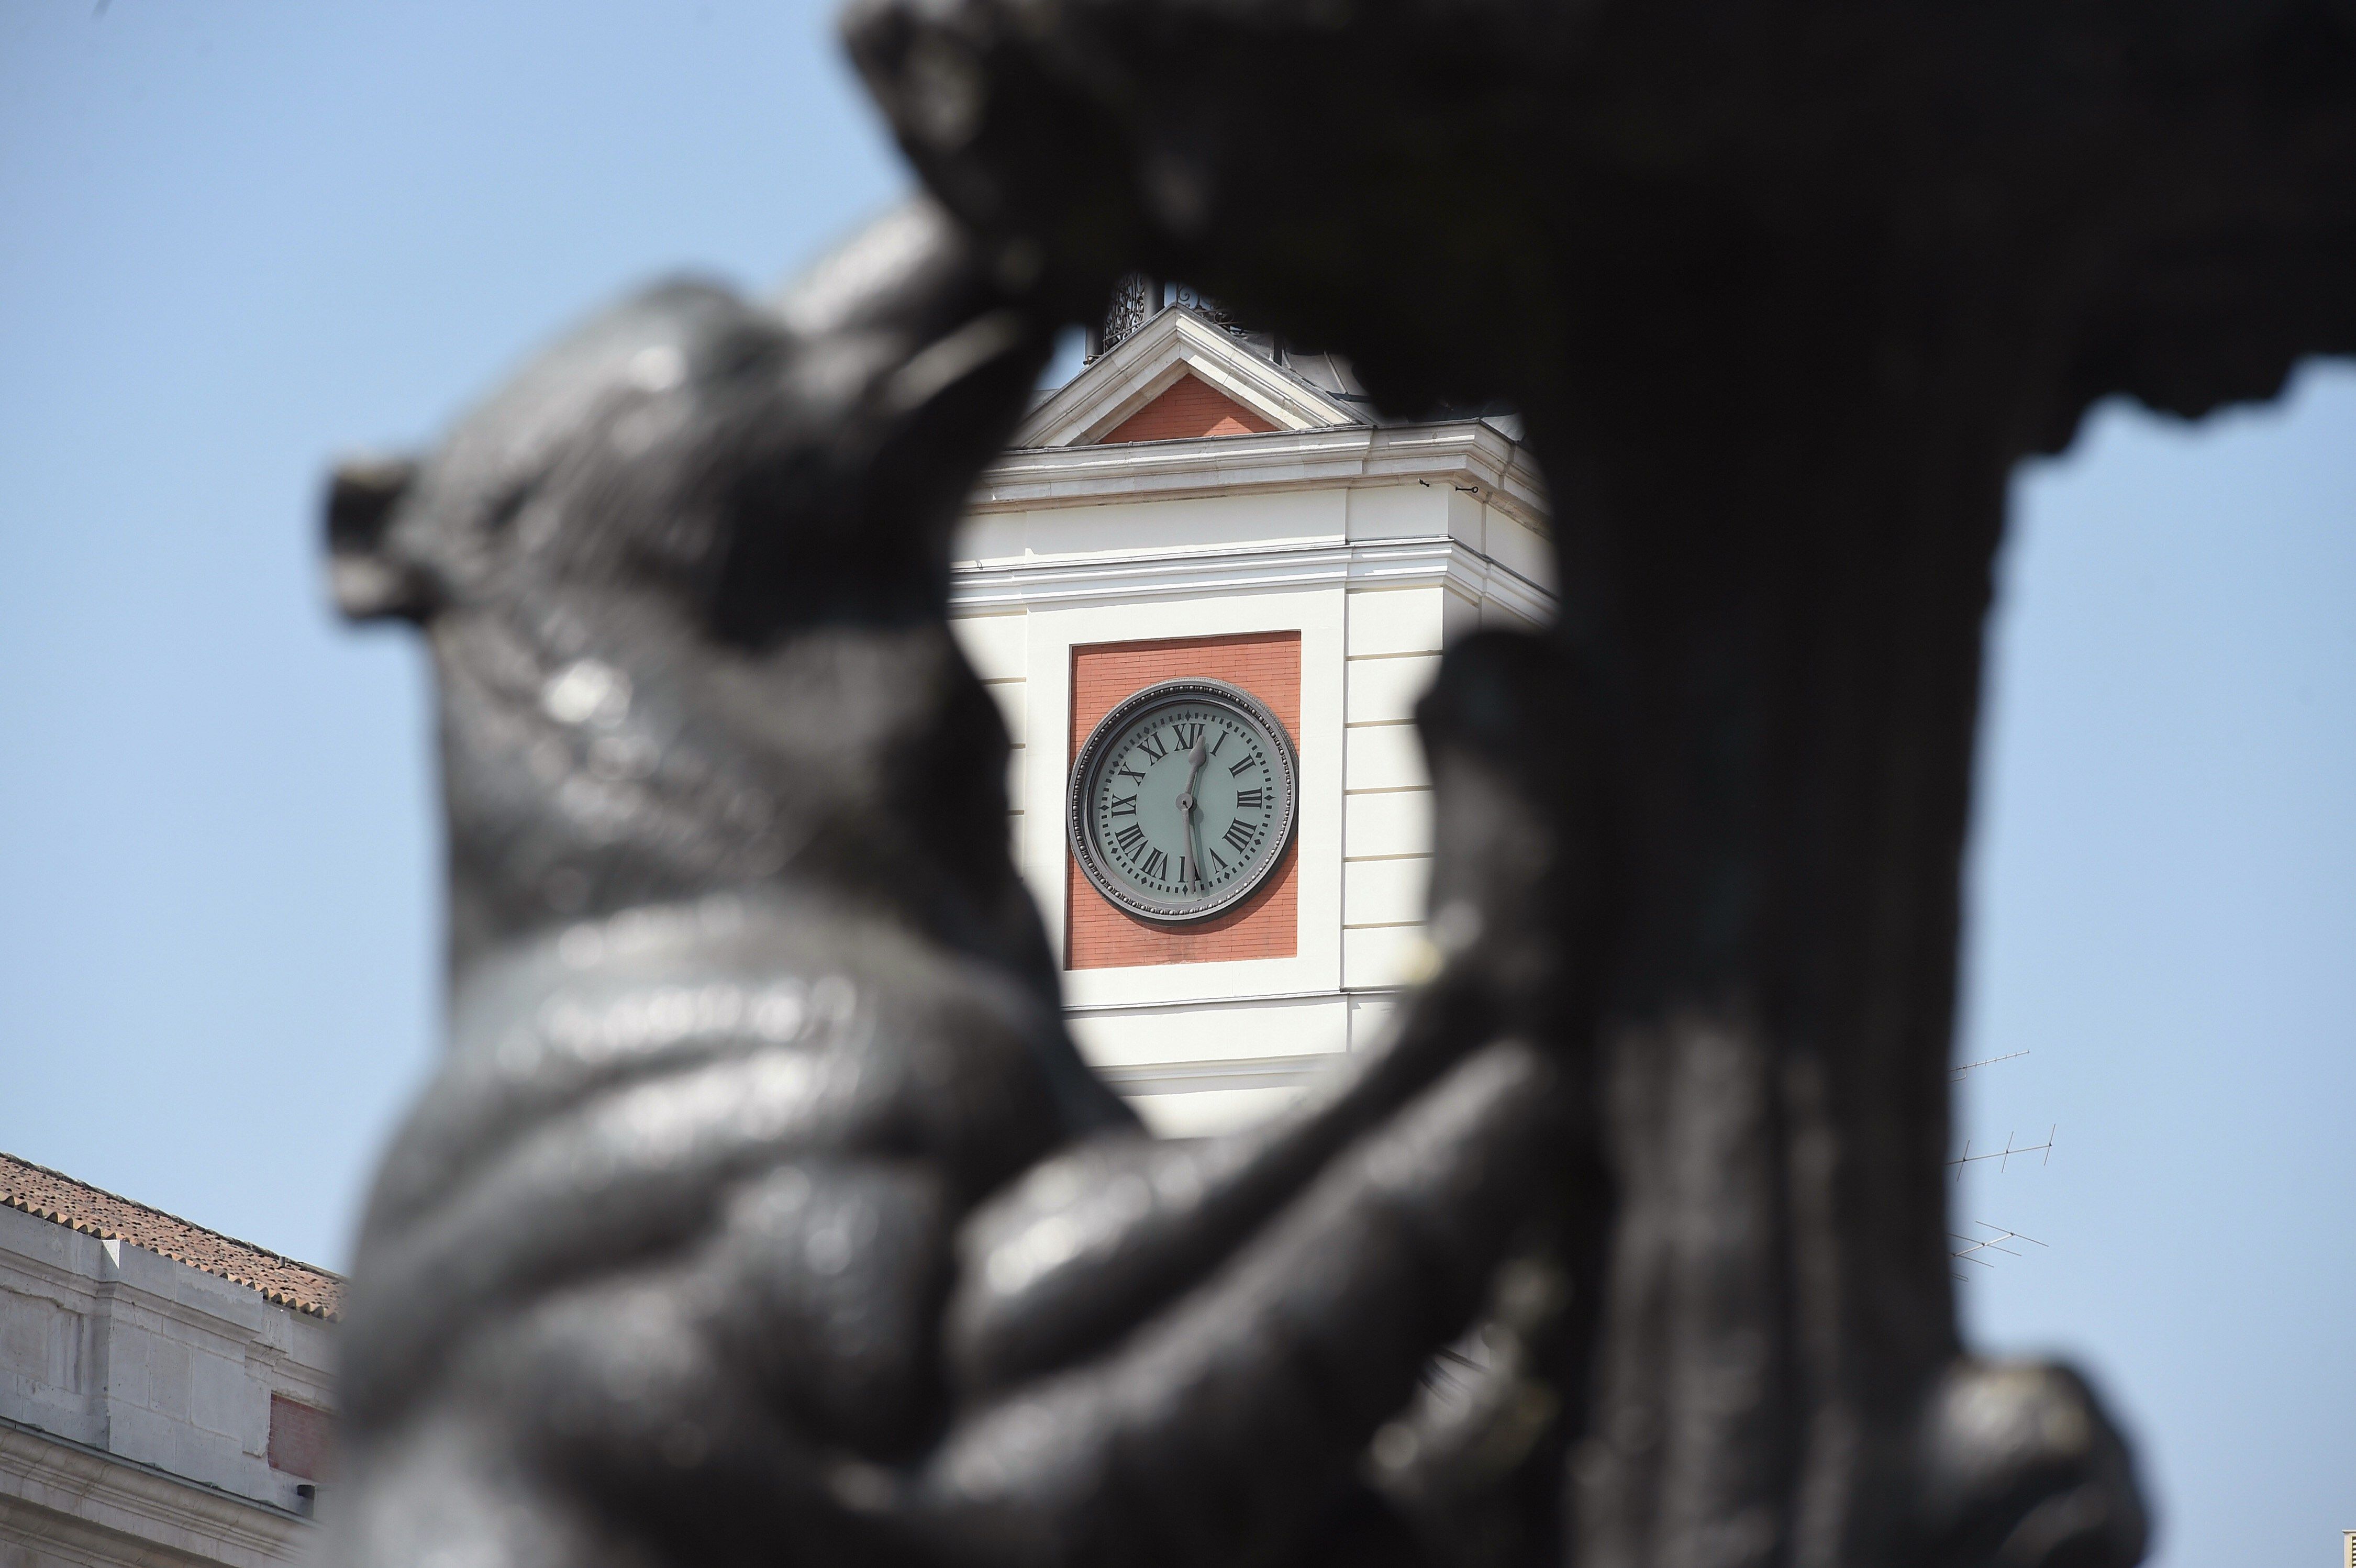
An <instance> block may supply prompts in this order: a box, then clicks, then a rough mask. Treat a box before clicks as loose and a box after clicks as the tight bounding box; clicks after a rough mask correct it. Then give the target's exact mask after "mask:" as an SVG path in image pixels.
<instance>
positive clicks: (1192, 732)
mask: <svg viewBox="0 0 2356 1568" xmlns="http://www.w3.org/2000/svg"><path fill="white" fill-rule="evenodd" d="M1170 727H1171V728H1172V729H1173V730H1176V731H1177V732H1178V749H1179V750H1181V751H1184V750H1186V749H1188V748H1189V747H1191V746H1193V745H1194V743H1195V742H1196V741H1198V740H1200V739H1202V738H1203V726H1202V725H1171V726H1170Z"/></svg>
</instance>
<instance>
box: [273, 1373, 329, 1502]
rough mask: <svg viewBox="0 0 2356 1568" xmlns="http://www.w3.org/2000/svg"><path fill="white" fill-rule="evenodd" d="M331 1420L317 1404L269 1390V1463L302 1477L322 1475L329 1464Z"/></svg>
mask: <svg viewBox="0 0 2356 1568" xmlns="http://www.w3.org/2000/svg"><path fill="white" fill-rule="evenodd" d="M335 1420H336V1418H335V1417H334V1416H332V1415H329V1414H328V1413H327V1412H326V1411H324V1410H321V1409H320V1408H319V1407H318V1406H317V1405H315V1404H305V1403H304V1402H302V1401H300V1400H291V1399H288V1398H287V1397H286V1396H285V1395H284V1394H272V1395H271V1396H270V1467H271V1468H272V1469H273V1470H284V1471H285V1472H286V1473H287V1474H288V1475H290V1476H300V1477H303V1479H305V1480H306V1481H316V1480H320V1479H322V1478H324V1477H326V1476H327V1474H328V1472H329V1470H330V1467H331V1466H329V1464H328V1458H329V1455H328V1449H329V1447H330V1445H331V1444H332V1441H333V1439H334V1437H335Z"/></svg>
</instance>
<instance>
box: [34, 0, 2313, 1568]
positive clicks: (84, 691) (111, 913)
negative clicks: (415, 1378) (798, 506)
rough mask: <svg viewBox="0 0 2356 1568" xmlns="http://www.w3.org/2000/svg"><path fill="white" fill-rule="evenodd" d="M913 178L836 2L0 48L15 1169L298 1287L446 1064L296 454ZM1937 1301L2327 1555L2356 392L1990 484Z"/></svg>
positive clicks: (405, 17) (428, 917)
mask: <svg viewBox="0 0 2356 1568" xmlns="http://www.w3.org/2000/svg"><path fill="white" fill-rule="evenodd" d="M906 183H907V182H906V177H905V175H904V174H903V173H902V172H901V170H900V168H899V167H898V166H897V164H896V162H895V161H894V156H893V155H892V153H891V151H890V149H889V147H888V145H886V144H885V142H884V140H883V136H882V135H881V134H880V133H879V131H878V129H877V126H876V123H875V121H874V119H873V116H872V115H871V114H870V113H869V112H868V111H867V109H866V108H865V106H864V104H863V103H862V102H861V101H860V99H859V97H858V95H857V93H856V91H855V90H854V89H853V88H852V86H851V81H850V80H849V77H848V75H847V73H846V72H845V71H844V70H842V68H841V66H840V64H839V63H838V60H837V58H836V56H835V54H834V51H833V48H832V45H831V42H830V27H829V21H828V17H827V15H826V13H825V9H824V8H823V7H821V6H818V5H753V4H750V3H748V0H712V3H711V4H705V5H691V4H656V3H653V0H646V3H641V4H628V5H617V4H598V5H580V4H573V5H556V4H547V3H533V4H524V3H514V4H507V5H458V4H455V3H449V0H440V3H435V4H423V3H421V4H416V5H402V6H398V7H395V6H374V7H362V6H327V5H316V4H312V5H294V4H287V3H280V0H214V3H211V4H207V5H189V4H187V3H186V0H112V4H110V5H106V6H105V7H104V8H103V9H101V8H100V7H99V6H97V5H94V4H93V3H92V0H76V3H72V4H68V3H65V0H14V3H13V4H10V5H5V7H0V736H5V752H0V759H5V766H0V873H4V874H5V881H4V882H0V1068H5V1072H0V1148H5V1149H6V1150H8V1151H10V1152H13V1153H16V1154H19V1155H24V1156H26V1157H27V1158H30V1159H34V1160H37V1161H40V1162H42V1163H44V1164H47V1165H56V1166H59V1167H60V1168H62V1169H64V1170H67V1171H70V1172H72V1173H74V1174H76V1175H78V1176H84V1177H87V1178H88V1179H91V1180H93V1181H96V1182H99V1183H101V1184H102V1185H104V1186H106V1187H112V1188H115V1189H116V1190H118V1191H122V1192H124V1193H127V1194H129V1195H131V1196H133V1197H139V1198H142V1199H145V1200H146V1201H148V1202H152V1203H155V1204H158V1205H161V1206H163V1207H165V1208H170V1209H173V1210H175V1211H177V1212H179V1213H182V1214H185V1215H187V1216H188V1217H190V1218H192V1219H198V1220H201V1221H203V1222H205V1223H208V1224H211V1225H215V1226H218V1227H220V1228H221V1229H223V1230H229V1231H231V1232H233V1233H235V1234H239V1235H242V1236H245V1237H248V1238H250V1239H252V1240H257V1241H261V1242H262V1243H264V1244H266V1245H270V1246H273V1247H277V1248H280V1249H282V1250H284V1251H291V1252H294V1253H295V1254H298V1255H301V1256H306V1257H312V1258H316V1259H318V1260H320V1261H322V1262H327V1263H330V1264H334V1263H338V1262H342V1261H343V1260H344V1259H345V1258H346V1256H347V1254H348V1227H349V1224H350V1218H351V1214H352V1209H353V1206H354V1204H355V1202H356V1200H357V1197H358V1194H359V1188H360V1185H361V1183H362V1181H363V1180H364V1178H365V1176H366V1172H367V1170H368V1167H369V1163H370V1161H371V1159H372V1156H373V1152H374V1150H375V1148H376V1146H377V1144H378V1143H379V1141H380V1139H381V1138H382V1136H383V1135H384V1132H385V1130H386V1127H387V1125H388V1123H389V1122H390V1120H391V1117H392V1116H393V1115H394V1114H395V1113H396V1112H397V1110H398V1108H399V1106H400V1104H401V1102H402V1099H403V1097H404V1096H405V1094H406V1093H407V1092H408V1091H409V1090H410V1089H411V1088H412V1086H413V1085H414V1084H415V1083H416V1082H417V1081H418V1079H420V1077H421V1075H422V1074H423V1071H424V1070H425V1066H426V1063H427V1061H428V1059H429V1056H430V1054H431V1051H432V1050H433V1048H434V1047H433V1041H434V1032H435V1017H434V1013H435V1007H436V997H435V988H434V987H435V969H436V951H435V943H436V940H437V939H436V934H435V930H436V922H437V920H438V904H437V901H438V897H439V893H438V875H437V873H436V869H435V857H436V854H437V853H438V850H437V846H436V844H435V843H434V828H433V822H434V819H433V811H432V802H431V797H430V794H429V782H430V780H429V774H428V767H429V763H428V757H427V750H426V747H427V742H428V739H429V736H428V734H427V724H428V714H427V708H426V693H425V688H424V682H423V667H422V662H421V660H420V658H419V656H418V654H417V651H416V650H414V649H413V648H412V647H411V646H410V645H409V644H408V643H407V642H405V641H404V640H403V639H402V638H401V637H399V636H398V635H392V634H385V633H375V634H369V635H354V634H351V633H348V632H346V631H344V630H343V629H341V628H338V627H337V626H336V625H334V624H333V623H332V622H331V620H330V619H329V618H328V617H327V613H326V611H325V609H324V608H323V606H322V602H321V596H320V593H319V586H318V573H317V568H316V517H315V512H316V497H317V488H318V482H319V476H320V473H321V471H322V467H323V465H324V464H325V462H326V461H327V458H328V456H330V455H331V454H333V453H335V452H337V451H339V450H346V449H349V448H352V447H355V446H400V445H409V444H413V443H417V442H420V441H422V440H424V439H426V438H429V437H430V436H431V435H432V434H433V432H434V430H435V429H437V428H438V427H439V426H440V425H441V424H443V423H444V421H445V420H446V419H447V418H448V417H449V415H450V414H451V413H453V412H454V410H455V408H456V407H457V406H459V405H460V404H461V403H463V402H464V401H465V400H466V399H468V398H470V397H473V396H475V395H477V393H479V392H482V391H483V390H485V389H486V388H487V386H488V385H489V383H490V382H491V381H492V380H493V379H494V378H495V377H496V376H497V375H498V371H499V370H500V368H501V367H502V366H503V365H506V364H508V363H509V362H510V361H512V360H514V359H515V358H516V356H518V355H519V353H521V352H522V351H523V350H524V349H527V348H528V347H529V346H530V344H531V343H532V342H533V341H534V340H535V339H537V338H541V336H543V335H544V334H546V333H547V332H548V331H550V330H551V329H552V328H555V327H557V326H558V325H560V324H562V322H564V321H566V320H567V319H569V318H571V317H573V316H575V315H576V314H578V313H579V312H581V311H582V310H584V308H586V307H588V306H592V305H594V304H595V303H597V302H599V301H601V300H603V299H605V298H606V297H608V296H610V295H613V294H614V293H615V292H616V290H618V289H620V288H622V287H625V286H626V285H630V284H633V283H635V282H637V281H640V280H643V279H645V278H647V277H648V276H650V275H653V274H658V273H661V272H664V271H669V270H676V269H680V268H690V269H694V270H697V271H702V272H708V273H714V274H719V275H721V276H723V277H726V278H730V279H734V280H735V281H737V282H738V283H740V284H744V285H751V286H766V285H768V284H770V283H772V282H774V281H776V279H777V278H779V277H780V276H782V275H783V274H786V273H787V272H789V271H791V270H792V268H793V267H794V266H796V265H797V264H798V263H801V262H803V261H806V260H808V259H809V257H810V256H811V255H812V254H814V253H815V252H817V251H818V250H819V248H820V247H822V246H823V245H824V243H825V242H827V241H828V239H829V238H830V237H831V236H834V235H837V234H840V233H841V231H844V230H845V229H846V228H847V227H849V226H850V225H851V224H853V223H855V222H856V221H857V220H859V218H860V217H861V216H862V214H865V213H867V212H870V211H873V210H874V209H878V208H880V207H882V206H883V205H885V204H887V203H888V202H889V201H890V200H891V199H893V198H894V196H895V195H896V194H897V193H898V192H899V191H901V190H902V189H904V188H905V186H906ZM2017 496H2018V499H2019V507H2018V514H2017V518H2016V527H2015V531H2014V536H2013V541H2012V543H2011V546H2010V548H2009V550H2008V554H2007V558H2006V563H2005V574H2004V604H2003V609H2002V613H2001V616H2000V618H1999V621H1998V624H1997V640H1996V644H1995V649H1994V653H1993V656H1992V684H1993V693H1994V698H1993V706H1992V709H1991V712H1990V714H1989V719H1988V725H1987V732H1986V747H1985V752H1984V757H1983V767H1982V780H1983V790H1982V796H1981V800H1980V807H1979V828H1980V832H1979V838H1978V842H1977V847H1976V853H1975V856H1974V863H1973V877H1972V911H1971V914H1972V926H1971V929H1972V939H1971V945H1970V951H1969V956H1968V980H1967V987H1966V990H1967V1006H1966V1016H1965V1034H1964V1042H1963V1055H1964V1058H1965V1059H1971V1058H1978V1057H1987V1056H1997V1055H2001V1054H2004V1053H2007V1052H2013V1051H2024V1050H2025V1051H2028V1052H2029V1053H2030V1054H2029V1056H2028V1057H2026V1058H2021V1059H2019V1060H2015V1061H2009V1062H2005V1063H2003V1064H2000V1065H1998V1066H1996V1067H1992V1068H1988V1069H1982V1070H1981V1071H1979V1072H1977V1073H1975V1074H1974V1075H1973V1076H1972V1078H1971V1079H1970V1080H1969V1081H1968V1083H1967V1084H1966V1086H1965V1098H1964V1117H1963V1126H1962V1128H1961V1131H1962V1132H1963V1133H1968V1134H1969V1135H1970V1136H1971V1137H1972V1138H1974V1139H1975V1140H1976V1144H1987V1143H1989V1142H1990V1141H1994V1142H1995V1143H1997V1144H2001V1143H2002V1141H2003V1139H2004V1138H2005V1136H2006V1135H2007V1133H2009V1132H2016V1131H2017V1132H2019V1133H2021V1134H2022V1135H2023V1139H2024V1141H2026V1142H2031V1143H2034V1142H2040V1141H2042V1139H2043V1136H2044V1133H2045V1130H2046V1128H2047V1127H2048V1126H2049V1125H2052V1124H2056V1123H2058V1124H2059V1127H2060V1140H2059V1148H2058V1150H2057V1151H2056V1153H2055V1154H2054V1155H2053V1157H2052V1159H2051V1163H2050V1164H2047V1165H2037V1164H2036V1163H2034V1162H2031V1163H2030V1164H2029V1165H2026V1166H2020V1165H2016V1166H2015V1167H2014V1168H2013V1169H2011V1170H2009V1171H2007V1172H2004V1173H2001V1174H1998V1173H1997V1172H1995V1171H1994V1170H1992V1169H1990V1168H1988V1167H1985V1166H1982V1167H1976V1168H1975V1170H1974V1172H1973V1174H1972V1175H1971V1176H1969V1177H1968V1178H1967V1179H1966V1180H1965V1181H1964V1182H1963V1183H1962V1184H1961V1185H1960V1186H1959V1187H1958V1189H1957V1192H1958V1197H1957V1210H1956V1212H1957V1217H1958V1220H1959V1221H1962V1220H1971V1219H1985V1220H1988V1221H1992V1222H1994V1223H1996V1224H1997V1225H2000V1226H2004V1227H2007V1228H2011V1229H2018V1230H2023V1231H2026V1232H2028V1233H2029V1235H2032V1236H2035V1237H2037V1238H2038V1239H2039V1240H2041V1241H2044V1242H2046V1243H2048V1245H2047V1246H2046V1247H2045V1248H2043V1249H2039V1248H2036V1247H2023V1248H2022V1249H2021V1250H2022V1251H2024V1253H2025V1254H2026V1255H2025V1256H2023V1257H2020V1258H2018V1259H2016V1258H2010V1257H1998V1258H1997V1260H1996V1262H1997V1264H1998V1265H1999V1266H1998V1267H1997V1268H1996V1269H1992V1270H1987V1271H1975V1273H1976V1274H1977V1276H1978V1277H1976V1278H1975V1279H1973V1280H1972V1281H1971V1282H1970V1283H1968V1284H1967V1285H1965V1286H1964V1287H1961V1288H1962V1289H1963V1291H1964V1299H1965V1315H1966V1318H1967V1320H1968V1321H1969V1322H1970V1324H1971V1325H1972V1326H1973V1327H1974V1329H1975V1331H1976V1334H1977V1335H1978V1336H1979V1337H1981V1338H1982V1339H1983V1340H1984V1341H1985V1342H1987V1343H1988V1344H1991V1345H1995V1346H1999V1347H2008V1348H2061V1349H2063V1350H2066V1351H2067V1352H2069V1353H2070V1354H2072V1355H2074V1356H2077V1357H2079V1358H2081V1359H2083V1362H2084V1363H2085V1364H2087V1365H2088V1366H2090V1367H2091V1368H2092V1369H2094V1372H2095V1374H2096V1375H2097V1377H2098V1379H2099V1380H2100V1381H2101V1383H2102V1385H2103V1386H2104V1389H2105V1391H2107V1392H2108V1394H2109V1396H2110V1398H2111V1399H2112V1401H2113V1402H2115V1404H2116V1405H2117V1406H2118V1407H2119V1409H2120V1410H2121V1412H2123V1413H2124V1414H2125V1416H2126V1418H2127V1420H2128V1421H2129V1423H2130V1424H2131V1426H2132V1428H2133V1430H2134V1431H2135V1432H2136V1434H2138V1436H2139V1439H2140V1444H2141V1448H2142V1452H2143V1455H2144V1462H2145V1465H2146V1467H2147V1472H2148V1473H2149V1475H2150V1477H2151V1478H2152V1479H2153V1480H2154V1482H2155V1484H2156V1489H2157V1490H2158V1492H2159V1494H2160V1497H2161V1500H2162V1507H2163V1509H2164V1510H2165V1513H2164V1517H2163V1521H2162V1536H2161V1548H2160V1552H2159V1554H2158V1562H2160V1563H2166V1564H2169V1568H2194V1565H2204V1568H2205V1565H2209V1564H2216V1565H2219V1568H2224V1565H2228V1564H2233V1565H2239V1564H2258V1563H2264V1564H2268V1565H2280V1568H2293V1565H2296V1564H2301V1563H2312V1564H2315V1565H2316V1568H2323V1565H2324V1564H2327V1563H2330V1562H2331V1561H2333V1555H2332V1554H2333V1553H2334V1552H2335V1551H2336V1548H2337V1537H2336V1535H2335V1534H2334V1533H2333V1532H2334V1531H2336V1530H2339V1529H2340V1528H2343V1527H2356V1421H2351V1418H2350V1414H2349V1412H2351V1410H2356V1336H2351V1334H2350V1333H2349V1332H2348V1331H2347V1325H2348V1323H2349V1321H2350V1320H2351V1316H2356V1312H2352V1311H2351V1304H2356V1202H2351V1200H2352V1199H2356V1135H2351V1133H2350V1131H2349V1129H2350V1127H2351V1125H2356V1050H2351V1046H2352V1045H2356V1040H2351V1034H2356V1023H2352V1022H2351V1020H2356V831H2351V817H2356V526H2351V521H2356V520H2351V517H2350V515H2349V513H2350V510H2351V498H2356V373H2351V371H2349V370H2347V369H2344V368H2338V367H2331V368H2321V369H2317V370H2313V371H2309V372H2308V374H2306V375H2305V376H2304V377H2303V378H2302V379H2301V381H2300V382H2299V384H2298V388H2297V394H2296V395H2295V396H2294V397H2292V398H2291V399H2290V400H2288V401H2287V402H2286V403H2284V404H2282V405H2280V406H2278V407H2276V408H2274V409H2269V410H2265V411H2261V412H2255V413H2234V414H2232V415H2229V416H2227V417H2224V418H2222V419H2218V420H2214V421H2211V422H2210V423H2209V424H2204V425H2201V426H2199V427H2196V428H2187V427H2184V426H2181V425H2177V424H2169V423H2167V422H2163V421H2158V420H2154V419H2151V418H2149V417H2147V416H2144V415H2141V414H2138V413H2133V412H2131V411H2126V410H2107V411H2104V413H2101V414H2099V415H2098V416H2097V417H2095V418H2094V420H2092V421H2091V422H2090V424H2089V425H2088V427H2087V430H2086V433H2085V435H2083V437H2082V439H2081V441H2080V443H2079V445H2078V446H2077V447H2076V449H2075V450H2073V451H2072V453H2071V454H2070V455H2069V456H2067V457H2066V458H2064V459H2062V460H2061V461H2058V462H2054V463H2050V464H2044V465H2040V466H2037V467H2032V468H2031V469H2029V470H2028V471H2027V472H2025V473H2024V474H2023V476H2022V477H2021V479H2020V482H2019V486H2018V488H2017Z"/></svg>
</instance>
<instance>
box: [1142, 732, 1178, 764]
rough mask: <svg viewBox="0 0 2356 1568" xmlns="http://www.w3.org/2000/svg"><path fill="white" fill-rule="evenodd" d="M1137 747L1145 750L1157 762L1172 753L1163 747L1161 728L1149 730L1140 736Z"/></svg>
mask: <svg viewBox="0 0 2356 1568" xmlns="http://www.w3.org/2000/svg"><path fill="white" fill-rule="evenodd" d="M1137 749H1138V750H1140V751H1141V752H1144V753H1145V754H1146V755H1147V756H1149V757H1152V758H1153V760H1154V761H1156V762H1159V761H1161V760H1162V758H1163V757H1167V756H1169V755H1170V754H1169V753H1168V752H1167V751H1164V750H1163V749H1162V732H1161V731H1160V730H1147V731H1146V732H1145V733H1144V734H1143V735H1141V736H1138V737H1137Z"/></svg>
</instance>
